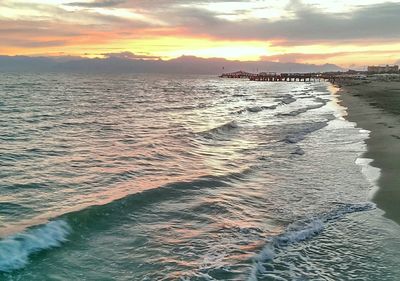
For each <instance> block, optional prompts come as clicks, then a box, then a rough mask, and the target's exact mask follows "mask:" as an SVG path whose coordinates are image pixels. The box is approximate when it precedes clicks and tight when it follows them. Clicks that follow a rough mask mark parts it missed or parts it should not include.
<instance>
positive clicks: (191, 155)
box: [0, 73, 400, 281]
mask: <svg viewBox="0 0 400 281" xmlns="http://www.w3.org/2000/svg"><path fill="white" fill-rule="evenodd" d="M337 91H338V90H337V89H336V88H334V87H333V86H332V85H330V84H329V83H327V82H291V83H285V82H254V81H253V82H252V81H248V80H243V79H220V78H218V77H215V76H191V75H180V76H177V75H144V74H143V75H139V74H62V73H54V74H29V73H25V74H18V73H1V74H0V237H1V238H0V280H7V281H11V280H27V281H39V280H40V281H42V280H104V281H105V280H140V281H145V280H182V281H189V280H193V281H195V280H248V281H255V280H302V281H304V280H371V281H372V280H379V281H385V280H400V266H399V265H400V226H399V225H397V224H396V223H395V222H393V221H391V220H389V219H387V218H385V217H384V212H383V211H382V210H380V209H379V208H377V207H376V205H375V204H374V203H373V196H374V192H375V191H376V190H377V189H379V186H378V185H377V179H378V178H379V174H380V170H379V169H377V168H374V167H372V166H370V165H369V163H370V162H371V159H365V158H363V154H364V153H365V152H366V151H367V147H366V144H365V140H366V139H368V136H369V132H368V131H366V130H364V129H363V128H359V127H358V126H357V124H355V123H351V122H349V121H347V120H346V108H345V107H343V106H342V105H341V104H340V102H339V101H340V96H339V95H338V93H337Z"/></svg>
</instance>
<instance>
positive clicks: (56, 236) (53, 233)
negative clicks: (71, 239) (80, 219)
mask: <svg viewBox="0 0 400 281" xmlns="http://www.w3.org/2000/svg"><path fill="white" fill-rule="evenodd" d="M70 230H71V228H70V226H69V225H68V223H67V222H66V221H64V220H57V221H52V222H49V223H47V224H45V225H44V226H40V227H37V228H33V229H30V230H27V231H24V232H21V233H18V234H15V235H12V236H9V237H6V238H4V239H2V240H0V272H10V271H12V270H16V269H20V268H22V267H24V266H25V265H26V264H27V263H28V261H29V256H30V255H31V254H33V253H36V252H40V251H43V250H47V249H50V248H54V247H59V246H60V245H61V244H62V243H63V242H65V241H66V240H67V236H68V234H69V233H70Z"/></svg>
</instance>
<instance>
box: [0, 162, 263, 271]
mask: <svg viewBox="0 0 400 281" xmlns="http://www.w3.org/2000/svg"><path fill="white" fill-rule="evenodd" d="M256 168H257V166H250V167H246V168H245V169H243V170H240V171H237V172H231V173H228V174H224V175H218V176H211V175H209V176H203V177H199V178H196V179H193V180H190V181H178V182H174V183H170V184H166V185H163V186H159V187H157V188H154V189H149V190H145V191H142V192H140V193H135V194H130V195H127V196H125V197H122V198H120V199H117V200H115V201H112V202H109V203H107V204H104V205H92V206H89V207H86V208H84V209H81V210H78V211H74V212H70V213H66V214H63V215H61V216H59V217H57V218H54V219H55V220H54V221H51V222H49V223H47V224H44V225H39V226H34V227H31V228H29V229H27V230H25V231H23V232H20V233H17V234H15V235H12V236H9V237H6V238H4V239H2V240H0V272H11V271H13V270H17V269H21V268H23V267H24V266H26V265H27V263H28V262H29V256H30V255H32V254H34V253H37V252H41V251H44V250H48V249H51V248H55V247H60V246H61V245H62V243H63V242H65V241H67V238H68V237H69V236H70V237H69V238H70V239H78V237H75V236H72V234H73V232H74V231H73V230H74V229H76V230H79V234H80V235H84V232H85V231H88V232H89V233H90V232H92V231H93V228H96V229H99V228H108V227H111V226H115V224H116V223H123V222H124V220H125V219H129V218H130V216H131V215H132V214H133V213H135V212H141V211H143V210H144V209H145V208H147V207H148V206H149V205H151V204H158V203H159V202H160V201H165V200H169V199H172V198H174V199H176V198H177V197H179V196H188V195H189V193H190V192H193V193H196V192H198V190H199V189H202V188H209V189H213V188H218V187H222V186H228V185H229V184H230V183H232V182H236V181H238V180H243V179H244V178H245V177H246V176H247V175H249V174H251V173H252V172H253V171H254V169H256Z"/></svg>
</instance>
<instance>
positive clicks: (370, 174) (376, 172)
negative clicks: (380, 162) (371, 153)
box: [356, 157, 381, 199]
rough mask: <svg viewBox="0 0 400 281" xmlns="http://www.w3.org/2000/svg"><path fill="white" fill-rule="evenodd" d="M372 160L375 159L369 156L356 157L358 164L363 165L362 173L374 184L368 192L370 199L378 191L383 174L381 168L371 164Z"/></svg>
mask: <svg viewBox="0 0 400 281" xmlns="http://www.w3.org/2000/svg"><path fill="white" fill-rule="evenodd" d="M372 161H374V160H373V159H369V158H361V157H360V158H357V159H356V164H357V165H360V166H361V171H362V173H363V174H364V175H365V177H366V178H367V180H368V181H369V182H370V183H371V185H372V188H371V190H369V194H368V197H369V199H372V198H373V197H374V195H375V193H376V192H377V191H378V189H379V186H378V180H379V178H380V176H381V169H379V168H377V167H373V166H371V165H370V164H371V162H372Z"/></svg>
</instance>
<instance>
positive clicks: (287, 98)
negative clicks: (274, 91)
mask: <svg viewBox="0 0 400 281" xmlns="http://www.w3.org/2000/svg"><path fill="white" fill-rule="evenodd" d="M296 100H297V99H295V98H294V97H293V96H292V95H289V94H287V95H284V96H283V97H280V98H277V99H275V101H276V102H278V103H279V105H287V104H291V103H293V102H295V101H296Z"/></svg>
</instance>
